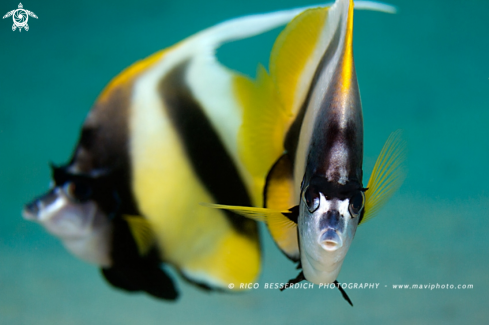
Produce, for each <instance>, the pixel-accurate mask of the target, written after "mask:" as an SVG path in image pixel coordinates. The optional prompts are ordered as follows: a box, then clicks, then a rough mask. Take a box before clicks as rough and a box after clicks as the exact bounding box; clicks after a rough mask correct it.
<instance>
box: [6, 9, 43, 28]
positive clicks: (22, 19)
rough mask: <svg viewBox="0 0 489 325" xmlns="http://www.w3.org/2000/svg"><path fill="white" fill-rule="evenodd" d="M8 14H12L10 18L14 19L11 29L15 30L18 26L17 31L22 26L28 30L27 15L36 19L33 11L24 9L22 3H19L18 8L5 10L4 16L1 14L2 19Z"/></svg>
mask: <svg viewBox="0 0 489 325" xmlns="http://www.w3.org/2000/svg"><path fill="white" fill-rule="evenodd" d="M10 16H12V19H13V20H14V24H13V25H12V31H15V30H16V29H17V28H18V29H19V32H20V31H22V28H24V29H25V30H26V31H28V30H29V25H27V21H28V20H29V16H31V17H34V18H36V19H37V16H36V14H35V13H33V12H32V11H29V10H25V9H24V6H22V3H19V9H14V10H12V11H9V12H7V13H6V14H5V16H3V19H5V18H7V17H10Z"/></svg>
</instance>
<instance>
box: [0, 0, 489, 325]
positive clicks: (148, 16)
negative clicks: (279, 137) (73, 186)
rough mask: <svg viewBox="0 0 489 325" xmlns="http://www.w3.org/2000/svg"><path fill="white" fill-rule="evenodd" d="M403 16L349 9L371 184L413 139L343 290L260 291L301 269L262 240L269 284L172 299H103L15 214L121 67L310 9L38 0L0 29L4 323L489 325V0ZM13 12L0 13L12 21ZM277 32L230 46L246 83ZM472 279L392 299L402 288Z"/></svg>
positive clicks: (226, 52) (401, 1) (290, 2)
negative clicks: (21, 25)
mask: <svg viewBox="0 0 489 325" xmlns="http://www.w3.org/2000/svg"><path fill="white" fill-rule="evenodd" d="M391 3H392V4H394V5H396V6H398V8H399V12H398V14H396V15H387V14H381V13H374V12H363V11H357V12H356V14H355V35H354V42H355V43H354V49H355V61H356V68H357V74H358V78H359V84H360V90H361V94H362V101H363V109H364V122H365V164H364V171H365V174H366V179H365V180H364V181H365V182H366V181H367V179H368V178H367V177H368V176H369V174H370V171H371V169H372V167H373V164H374V162H375V159H376V157H377V154H378V153H379V152H380V149H381V148H382V145H383V143H384V141H385V140H386V139H387V137H388V135H389V133H390V132H392V131H394V130H396V129H398V128H401V129H404V130H405V135H406V138H407V140H408V143H409V162H408V166H409V174H408V178H407V180H406V181H405V183H404V185H403V187H402V188H401V190H400V191H399V192H398V193H397V194H396V195H395V196H394V198H393V199H392V200H391V201H390V202H389V204H388V206H387V207H386V208H385V209H384V210H383V211H382V213H381V214H380V215H379V216H378V217H377V218H376V219H374V220H373V221H371V222H369V223H367V224H365V225H363V226H361V227H360V228H359V229H358V231H357V235H356V238H355V240H354V242H353V244H352V247H351V248H350V251H349V253H348V256H347V258H346V261H345V263H344V264H343V269H342V272H341V273H340V277H339V279H338V280H339V281H340V282H347V283H350V282H352V283H354V282H357V283H365V282H368V283H379V284H380V285H379V288H378V289H367V290H360V289H357V290H355V289H352V290H348V293H349V295H350V297H351V299H352V300H353V302H354V304H355V307H354V308H351V307H350V306H349V305H348V304H347V303H346V302H345V301H344V300H343V299H342V298H341V296H340V294H339V293H338V292H337V291H336V290H329V289H328V290H319V289H314V290H287V291H285V292H279V291H278V290H266V289H264V288H263V287H264V284H265V283H270V282H283V281H285V280H288V279H289V278H291V277H294V276H295V275H296V271H295V270H294V267H293V265H292V264H291V263H290V262H289V261H288V260H287V259H286V258H285V257H284V256H283V255H281V253H280V252H279V251H278V249H276V247H275V246H274V244H273V243H272V241H271V240H270V238H269V235H268V233H267V232H266V230H265V229H262V230H263V231H262V234H263V238H264V249H263V250H264V254H263V273H262V276H261V278H260V286H261V287H260V288H259V289H255V290H250V291H249V292H247V293H244V294H233V295H230V294H218V293H211V294H209V293H205V292H202V291H200V290H198V289H196V288H194V287H192V286H189V285H187V284H185V283H183V282H182V281H178V286H179V288H180V290H181V292H182V296H181V299H180V300H179V301H178V302H176V303H164V302H160V301H156V300H153V299H151V298H149V297H147V296H146V295H143V294H139V295H127V294H124V293H121V292H120V291H116V290H114V289H112V288H110V287H109V286H108V285H107V284H106V283H105V282H104V281H103V279H102V278H101V276H100V275H99V274H98V270H97V269H96V268H95V267H93V266H91V265H88V264H85V263H83V262H81V261H79V260H77V259H75V258H74V257H72V256H71V255H69V253H67V252H66V251H65V250H64V248H63V247H62V246H61V244H60V242H59V241H58V240H56V239H55V238H53V237H51V236H50V235H48V234H47V233H46V232H45V231H44V230H43V229H42V228H41V227H40V226H38V225H36V224H33V223H30V222H27V221H24V220H23V219H22V218H21V216H20V211H21V209H22V205H23V204H24V203H26V202H27V201H28V200H30V199H31V198H32V197H34V196H35V195H38V194H40V193H42V192H43V191H45V190H46V188H47V186H48V183H49V181H50V171H49V169H48V162H49V161H53V162H55V163H64V162H66V161H67V160H68V158H69V157H70V155H71V152H72V149H73V147H74V145H75V142H76V141H77V138H78V132H79V129H80V126H81V124H82V122H83V120H84V118H85V116H86V114H87V112H88V111H89V109H90V107H91V105H92V103H93V102H94V100H95V98H96V97H97V95H98V94H99V93H100V91H101V90H102V89H103V87H104V86H105V85H106V84H107V83H108V82H109V81H110V79H111V78H113V77H114V76H115V75H116V74H118V73H119V72H120V71H121V70H122V69H124V68H125V67H127V66H129V65H130V64H131V63H133V62H135V61H136V60H139V59H142V58H144V57H146V56H148V55H150V54H151V53H154V52H156V51H157V50H159V49H162V48H165V47H167V46H170V45H172V44H174V43H176V42H178V41H179V40H181V39H183V38H185V37H187V36H189V35H191V34H193V33H195V32H197V31H199V30H202V29H204V28H206V27H209V26H211V25H213V24H216V23H218V22H220V21H223V20H225V19H230V18H233V17H237V16H242V15H245V14H252V13H258V12H267V11H273V10H278V9H285V8H291V7H297V6H303V5H309V4H311V2H304V1H299V0H283V1H277V0H266V1H263V0H262V1H260V0H249V1H245V2H244V1H243V2H231V1H216V0H212V1H211V0H210V1H205V2H204V1H178V2H174V1H169V0H163V1H149V0H140V1H113V0H108V1H83V2H82V1H79V2H62V1H38V0H32V1H28V2H23V5H24V8H25V9H28V10H31V11H33V12H34V13H35V14H36V15H37V16H38V17H39V19H34V18H30V19H29V25H30V30H29V31H28V32H26V31H22V32H21V33H19V32H18V31H16V32H12V30H11V26H12V19H11V18H8V19H4V20H1V21H0V49H1V50H0V324H2V325H3V324H9V325H10V324H12V325H17V324H50V325H54V324H63V325H66V324H118V325H125V324H163V323H164V324H197V323H199V324H216V323H217V324H219V323H232V324H248V323H252V322H253V323H258V324H326V323H327V324H342V323H361V324H379V323H395V324H412V323H414V322H416V324H459V323H461V322H466V323H473V324H477V323H478V324H481V323H485V322H487V321H488V320H489V310H488V309H487V307H485V306H484V305H485V303H484V302H487V300H488V296H489V295H488V289H489V273H488V272H487V269H488V268H489V254H488V248H489V247H488V246H489V245H488V244H489V239H488V236H487V232H488V230H489V219H488V217H489V190H488V189H487V188H486V186H487V183H488V180H489V177H488V175H487V166H488V162H489V142H488V136H489V131H488V130H487V125H488V124H489V62H488V52H489V38H488V37H487V32H488V31H489V19H488V17H489V1H485V0H469V1H464V2H460V1H441V0H437V1H435V0H428V1H419V0H417V1H406V0H393V1H391ZM17 6H18V3H17V2H16V1H10V0H9V1H6V0H1V1H0V14H1V15H2V16H3V15H4V14H5V13H7V12H8V11H10V10H13V9H16V8H17ZM278 32H279V30H275V31H272V32H269V33H267V34H265V35H262V36H260V37H256V38H254V39H250V40H245V41H240V42H237V43H233V44H229V45H226V46H224V47H223V48H222V49H221V50H219V52H218V57H219V58H220V59H221V61H222V62H224V63H225V64H226V65H229V66H230V67H232V68H234V69H237V70H239V71H241V72H243V73H246V74H248V75H254V73H255V67H256V64H257V63H258V62H262V63H264V64H265V65H267V64H268V54H269V52H270V49H271V46H272V44H273V40H274V38H275V37H276V36H277V35H278ZM437 283H438V284H454V285H458V284H473V289H471V290H468V289H466V290H457V289H452V290H450V289H445V290H443V289H438V290H427V289H424V290H423V289H421V290H419V289H418V290H414V289H412V290H399V289H397V290H396V289H393V288H392V285H393V284H437Z"/></svg>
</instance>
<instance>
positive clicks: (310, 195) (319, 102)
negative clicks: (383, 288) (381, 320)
mask: <svg viewBox="0 0 489 325" xmlns="http://www.w3.org/2000/svg"><path fill="white" fill-rule="evenodd" d="M370 4H371V7H369V8H368V9H378V10H381V11H387V12H389V11H392V10H388V9H389V7H379V6H377V4H375V3H370ZM390 8H391V9H392V7H390ZM352 46H353V1H351V0H337V1H336V2H335V3H334V5H333V6H332V7H331V8H329V9H328V8H316V9H310V10H307V11H305V12H303V13H302V14H300V15H299V16H298V17H296V18H295V19H294V20H292V21H291V22H290V23H289V24H288V25H287V27H286V28H285V29H284V31H283V32H282V33H281V34H280V35H279V36H278V38H277V40H276V42H275V44H274V47H273V50H272V53H271V57H270V74H268V73H267V72H266V71H265V69H264V68H262V67H259V70H258V74H257V75H258V76H257V80H256V81H252V80H249V79H246V78H241V79H240V80H238V82H237V83H236V84H235V89H236V92H237V93H238V94H240V96H241V98H248V102H246V103H245V108H246V109H245V113H244V121H243V126H242V128H241V130H240V144H241V146H240V148H241V149H240V152H241V156H242V160H243V161H244V162H245V164H247V165H248V169H249V170H251V171H252V173H253V175H254V177H255V178H260V177H261V178H263V179H265V187H264V208H252V207H248V208H247V207H236V206H232V205H212V204H210V205H208V206H211V207H215V208H219V209H226V210H228V211H234V212H237V213H240V214H241V215H244V216H247V217H249V218H251V219H255V220H262V221H265V222H266V223H267V225H268V228H269V230H270V233H271V235H272V237H273V239H274V240H275V242H276V244H277V245H278V247H279V248H280V249H281V250H282V252H283V253H284V254H285V255H286V256H287V257H289V258H290V259H291V260H292V261H294V262H298V263H299V268H302V271H301V272H300V274H299V275H298V276H297V277H296V278H295V279H292V280H290V281H289V282H288V283H287V285H285V286H283V287H282V290H283V289H285V288H286V287H288V286H290V285H292V284H295V283H298V282H300V281H303V280H308V281H310V282H312V283H316V284H329V283H335V284H336V286H337V287H338V288H339V289H340V291H341V293H342V295H343V297H344V298H345V299H346V300H347V301H348V302H349V303H350V304H352V303H351V301H350V299H349V298H348V296H347V295H346V293H345V292H344V291H343V289H342V288H341V286H340V285H339V283H338V282H337V277H338V274H339V272H340V269H341V266H342V264H343V260H344V258H345V256H346V253H347V251H348V249H349V247H350V244H351V242H352V240H353V237H354V235H355V232H356V228H357V225H359V224H362V223H365V222H366V221H368V220H370V219H371V218H372V217H373V216H374V215H376V214H377V213H378V211H379V209H380V208H381V207H382V206H383V205H384V204H385V203H386V202H387V200H388V199H389V198H390V197H391V196H392V195H393V193H394V192H395V191H396V190H397V189H398V188H399V187H400V185H401V184H402V182H403V180H404V178H405V168H404V161H405V146H406V145H405V141H404V140H403V139H402V135H401V132H400V131H396V132H394V133H393V134H391V136H390V137H389V138H388V140H387V142H386V143H385V145H384V147H383V149H382V152H381V154H380V155H379V157H378V159H377V162H376V164H375V166H374V169H373V172H372V174H371V177H370V180H369V182H368V185H367V187H364V186H363V182H362V179H363V167H362V164H363V116H362V106H361V101H360V92H359V88H358V82H357V77H356V72H355V65H354V60H353V48H352ZM267 171H268V175H267ZM263 175H267V176H266V177H264V176H263Z"/></svg>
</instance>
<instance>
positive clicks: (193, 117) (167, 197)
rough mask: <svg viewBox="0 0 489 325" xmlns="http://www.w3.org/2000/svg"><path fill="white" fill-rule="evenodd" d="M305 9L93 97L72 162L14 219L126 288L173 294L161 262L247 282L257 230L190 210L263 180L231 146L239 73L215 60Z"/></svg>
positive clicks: (254, 22) (152, 65)
mask: <svg viewBox="0 0 489 325" xmlns="http://www.w3.org/2000/svg"><path fill="white" fill-rule="evenodd" d="M303 10H304V8H299V9H292V10H285V11H279V12H274V13H269V14H261V15H253V16H247V17H242V18H237V19H233V20H229V21H226V22H224V23H221V24H218V25H216V26H214V27H211V28H209V29H207V30H204V31H202V32H199V33H197V34H196V35H193V36H191V37H189V38H188V39H186V40H184V41H182V42H180V43H178V44H176V45H174V46H172V47H170V48H168V49H165V50H162V51H160V52H158V53H155V54H153V55H152V56H150V57H148V58H146V59H144V60H142V61H139V62H137V63H135V64H134V65H132V66H130V67H129V68H127V69H126V70H125V71H123V72H122V73H121V74H120V75H118V76H117V77H116V78H114V79H113V80H112V81H111V82H110V83H109V84H108V86H107V87H106V88H105V90H104V91H103V92H102V93H101V95H100V96H99V98H98V99H97V101H96V102H95V104H94V106H93V107H92V109H91V111H90V113H89V114H88V116H87V118H86V120H85V123H84V125H83V127H82V130H81V135H80V139H79V141H78V144H77V146H76V148H75V150H74V154H73V156H72V158H71V160H70V162H69V163H68V164H66V165H63V166H53V181H54V184H53V187H52V188H51V189H50V190H49V191H48V193H47V194H45V195H43V196H41V197H39V198H37V199H35V200H34V201H32V202H31V203H29V204H27V205H26V207H25V209H24V211H23V214H24V217H25V218H26V219H29V220H33V221H36V222H39V223H41V224H42V225H44V227H45V228H46V229H47V230H48V231H49V232H50V233H51V234H53V235H55V236H57V237H58V238H60V239H61V241H62V242H63V244H64V245H65V247H66V248H67V249H68V250H69V251H70V252H71V253H73V254H74V255H75V256H77V257H79V258H81V259H83V260H85V261H87V262H91V263H94V264H96V265H98V266H100V267H101V268H102V272H103V274H104V276H105V278H106V279H107V280H108V281H109V282H110V283H111V284H113V285H114V286H116V287H119V288H122V289H125V290H128V291H146V292H148V293H149V294H151V295H153V296H156V297H158V298H163V299H175V298H176V297H177V290H176V288H175V286H174V284H173V281H172V279H171V278H170V277H169V276H168V274H167V273H166V272H165V271H164V270H163V269H161V267H160V263H161V262H162V261H163V262H165V263H167V264H169V265H171V266H173V267H174V268H175V269H176V270H177V271H178V272H179V273H180V274H181V275H182V276H183V277H184V278H185V279H187V280H189V281H191V282H192V283H195V284H197V285H199V286H201V287H203V288H218V289H225V290H226V289H228V284H229V283H250V282H253V281H255V280H256V278H257V276H258V274H259V271H260V243H259V237H258V229H257V225H256V223H255V222H254V221H253V220H248V219H245V218H242V217H241V216H239V215H236V214H234V213H232V212H228V211H220V210H209V209H205V208H202V207H201V206H199V202H215V203H231V204H236V205H253V204H254V205H259V204H261V190H260V186H261V185H262V184H258V183H256V182H255V180H254V179H253V177H252V175H251V173H250V172H249V171H248V170H247V168H246V166H245V165H244V164H243V163H242V162H241V160H240V158H239V153H238V149H237V141H238V130H239V127H240V125H241V122H242V113H243V108H242V106H241V104H240V102H239V101H238V99H237V98H236V96H235V95H234V92H233V84H234V80H235V79H238V78H239V75H238V74H236V73H235V72H233V71H231V70H229V69H227V68H225V67H223V66H222V65H221V64H219V62H218V61H217V59H216V58H215V54H214V53H215V50H216V49H217V48H218V47H219V46H220V45H221V44H223V43H224V42H229V41H233V40H238V39H241V38H246V37H250V36H253V35H256V34H259V33H262V32H264V31H267V30H269V29H272V28H274V27H277V26H279V25H281V24H285V23H287V22H288V21H290V19H292V18H293V17H294V16H296V15H297V14H298V13H300V12H301V11H303ZM235 288H236V289H235V290H239V289H240V288H239V286H236V287H235Z"/></svg>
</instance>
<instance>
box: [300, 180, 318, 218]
mask: <svg viewBox="0 0 489 325" xmlns="http://www.w3.org/2000/svg"><path fill="white" fill-rule="evenodd" d="M303 193H304V194H303V196H302V198H303V201H304V202H305V203H306V205H307V209H308V210H309V212H311V213H312V212H314V211H316V210H317V209H318V208H319V192H318V191H317V189H316V188H315V187H314V186H308V187H307V188H306V190H305V191H304V192H303Z"/></svg>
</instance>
